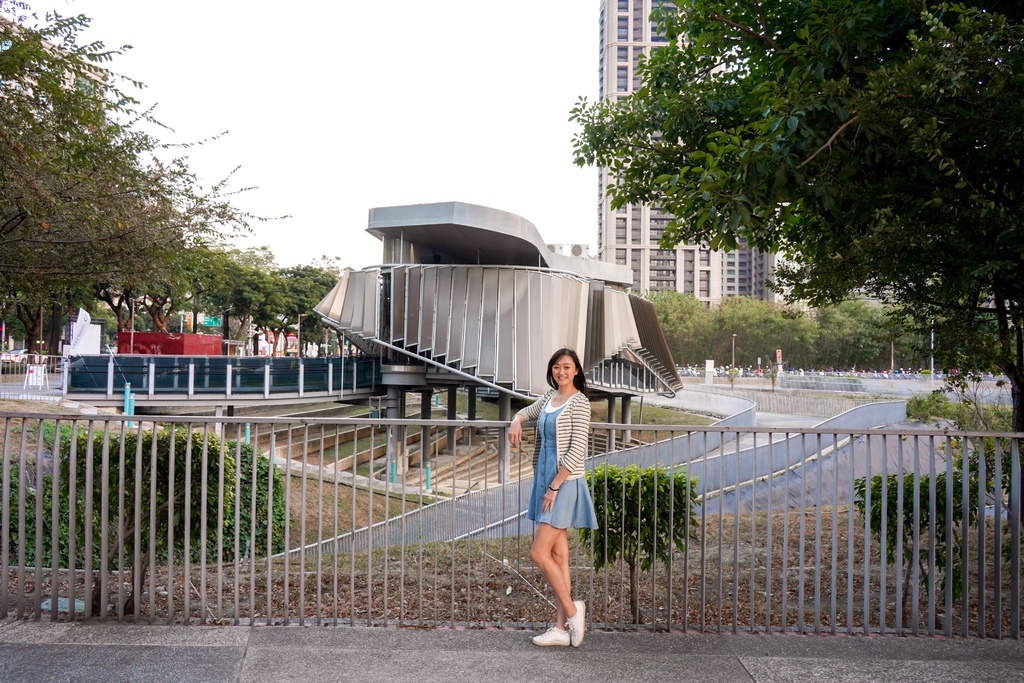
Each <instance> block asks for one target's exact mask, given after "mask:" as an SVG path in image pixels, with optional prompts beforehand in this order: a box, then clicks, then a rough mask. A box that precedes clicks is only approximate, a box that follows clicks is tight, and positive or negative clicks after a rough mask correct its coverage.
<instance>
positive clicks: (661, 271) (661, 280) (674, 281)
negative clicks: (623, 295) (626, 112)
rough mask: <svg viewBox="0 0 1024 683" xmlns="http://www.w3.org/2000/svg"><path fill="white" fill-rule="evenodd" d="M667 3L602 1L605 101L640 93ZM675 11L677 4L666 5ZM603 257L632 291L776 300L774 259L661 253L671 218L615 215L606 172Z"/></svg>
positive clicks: (710, 299)
mask: <svg viewBox="0 0 1024 683" xmlns="http://www.w3.org/2000/svg"><path fill="white" fill-rule="evenodd" d="M661 1H662V0H602V6H601V67H600V71H601V85H600V97H601V98H602V99H610V100H613V99H616V98H620V97H627V96H629V95H630V94H631V93H633V92H635V91H636V90H637V89H639V88H640V78H639V76H638V75H637V73H636V67H637V63H638V61H639V59H640V55H642V54H645V53H648V52H650V51H651V50H656V49H658V47H659V45H664V44H665V38H663V37H662V36H659V35H658V32H657V27H656V26H655V25H654V24H652V23H651V20H650V16H651V7H652V5H655V4H658V3H660V2H661ZM663 4H672V3H667V2H666V3H663ZM599 183H600V185H599V193H600V209H599V213H598V216H599V218H598V231H597V244H598V254H597V257H598V258H600V259H601V260H603V261H608V262H611V263H616V264H619V265H628V266H630V267H631V268H632V269H633V291H635V292H638V293H642V292H652V291H659V290H674V291H677V292H685V293H688V294H692V295H693V296H695V297H696V298H697V299H699V300H700V301H704V302H706V303H708V304H712V303H717V302H718V301H721V300H722V299H723V298H724V297H729V296H753V297H759V298H763V299H769V300H772V299H774V298H775V294H774V293H773V292H771V291H770V290H769V289H768V288H767V287H766V286H765V281H766V279H767V278H768V277H769V276H770V275H771V273H772V269H773V268H774V264H775V256H774V255H772V254H765V253H762V252H759V251H757V250H756V249H747V248H745V247H741V248H739V249H736V250H735V251H729V252H723V251H712V250H710V249H707V248H705V247H703V246H701V245H699V244H680V245H678V246H677V247H676V248H674V249H661V248H660V247H659V246H658V240H659V239H661V235H662V233H664V232H665V225H666V224H667V223H668V222H669V221H670V220H671V219H672V216H670V215H669V214H666V213H664V212H662V211H661V209H660V208H659V207H657V206H644V205H631V206H628V207H624V208H622V209H619V210H613V209H612V208H611V201H610V200H609V199H608V198H607V197H606V196H605V193H604V189H605V187H606V186H607V184H608V172H607V171H605V170H604V169H601V174H600V181H599Z"/></svg>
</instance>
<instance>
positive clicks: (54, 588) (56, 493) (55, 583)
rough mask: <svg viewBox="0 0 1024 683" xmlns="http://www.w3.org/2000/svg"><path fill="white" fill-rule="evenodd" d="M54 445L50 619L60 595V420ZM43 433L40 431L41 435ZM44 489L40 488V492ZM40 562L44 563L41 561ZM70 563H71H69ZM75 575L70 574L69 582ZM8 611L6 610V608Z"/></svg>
mask: <svg viewBox="0 0 1024 683" xmlns="http://www.w3.org/2000/svg"><path fill="white" fill-rule="evenodd" d="M53 426H54V429H53V446H52V448H51V449H50V463H51V468H52V474H51V476H50V493H51V495H50V621H57V615H58V613H59V612H58V600H57V598H58V595H59V588H60V559H61V557H60V542H59V539H60V467H61V462H60V461H61V452H60V444H61V434H60V429H61V426H60V420H59V419H57V420H55V421H54V425H53ZM41 435H42V433H41V432H40V436H41ZM40 441H42V439H40ZM41 492H42V490H40V493H41ZM39 564H42V562H40V563H39ZM69 565H70V563H69ZM73 578H74V577H73V576H72V575H71V574H69V575H68V582H69V583H70V582H71V580H72V579H73ZM4 611H5V612H6V610H4ZM74 613H75V605H74V603H73V602H69V603H68V617H69V618H70V617H71V616H73V615H74Z"/></svg>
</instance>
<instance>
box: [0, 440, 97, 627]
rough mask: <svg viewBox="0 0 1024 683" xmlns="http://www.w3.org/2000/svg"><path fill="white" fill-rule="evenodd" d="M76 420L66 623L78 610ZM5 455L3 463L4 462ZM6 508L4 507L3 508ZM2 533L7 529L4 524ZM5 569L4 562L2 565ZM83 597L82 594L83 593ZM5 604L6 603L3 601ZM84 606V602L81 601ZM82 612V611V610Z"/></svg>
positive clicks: (70, 453) (72, 446)
mask: <svg viewBox="0 0 1024 683" xmlns="http://www.w3.org/2000/svg"><path fill="white" fill-rule="evenodd" d="M79 429H80V426H79V424H78V420H74V421H72V422H71V434H70V437H69V439H68V621H74V620H75V616H76V614H77V613H78V610H77V609H75V598H76V596H77V594H78V592H77V591H76V590H75V589H76V588H77V587H78V547H77V543H78V505H79V502H78V430H79ZM6 457H7V456H6V453H5V454H4V461H5V462H6ZM5 508H6V506H5ZM3 528H4V532H5V533H6V530H7V529H8V528H9V527H8V526H7V522H6V521H5V522H4V526H3ZM4 565H5V567H6V562H5V563H4ZM0 576H3V580H4V583H5V584H6V583H7V571H6V568H5V569H4V571H3V573H2V574H0ZM83 595H84V592H83ZM4 604H5V605H6V604H7V601H6V600H5V601H4ZM82 604H83V605H85V601H84V600H83V601H82ZM83 611H84V610H83Z"/></svg>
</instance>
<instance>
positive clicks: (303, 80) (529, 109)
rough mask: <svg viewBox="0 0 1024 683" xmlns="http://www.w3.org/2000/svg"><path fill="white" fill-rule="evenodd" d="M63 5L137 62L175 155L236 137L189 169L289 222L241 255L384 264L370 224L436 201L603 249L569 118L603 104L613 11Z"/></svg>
mask: <svg viewBox="0 0 1024 683" xmlns="http://www.w3.org/2000/svg"><path fill="white" fill-rule="evenodd" d="M50 2H52V3H53V4H52V7H55V8H56V9H57V11H58V12H60V13H61V14H65V15H70V14H78V13H81V14H85V15H86V16H88V17H91V18H92V20H93V22H92V26H91V28H90V29H89V31H88V33H87V34H86V35H87V37H88V38H90V39H93V40H102V41H104V42H105V43H106V44H107V47H117V46H120V45H123V44H130V45H132V46H133V49H132V50H130V51H129V52H128V53H127V54H126V55H125V56H123V57H119V58H117V59H116V61H115V62H114V63H113V65H112V66H111V67H110V68H111V69H112V70H114V71H116V72H118V73H122V74H124V75H127V76H130V77H132V78H134V79H136V80H139V81H142V82H143V83H145V84H146V86H147V87H146V89H145V90H143V91H141V92H139V93H137V95H138V99H140V100H141V101H142V103H143V104H144V105H150V104H156V105H157V109H156V112H155V115H156V117H157V119H159V120H160V121H161V122H162V123H164V124H165V125H167V126H170V127H171V128H173V129H174V131H173V132H165V133H163V134H162V135H161V137H162V139H164V140H165V141H168V142H171V141H177V142H191V141H196V140H201V139H204V138H208V137H210V136H212V135H215V134H217V133H220V132H222V131H225V130H226V131H229V134H228V135H227V136H225V137H223V138H221V139H220V140H217V141H214V142H211V143H209V144H207V145H204V146H202V147H199V148H193V149H192V150H189V151H188V152H187V154H188V156H189V157H190V159H191V164H190V165H191V168H192V169H193V171H195V172H196V173H197V175H198V176H199V177H200V179H201V180H202V181H203V182H204V185H207V186H208V185H210V184H212V183H214V182H215V181H217V180H219V179H221V178H222V177H223V176H225V175H226V174H227V173H229V172H230V171H231V170H232V169H233V168H234V167H236V166H240V167H241V168H240V170H239V171H238V173H237V174H236V175H235V177H234V180H233V181H232V185H233V186H234V187H236V188H239V187H245V186H253V185H254V186H258V189H256V190H253V191H251V192H248V193H246V194H243V195H241V196H239V197H237V198H236V204H237V205H238V206H240V207H241V208H243V209H245V210H248V211H251V212H253V213H255V214H258V215H261V216H281V215H286V214H287V215H290V216H291V217H290V218H287V219H284V220H279V221H272V222H269V223H254V224H253V230H254V234H253V235H252V236H251V237H249V238H247V239H245V240H244V241H238V242H236V243H237V244H238V245H239V246H242V247H247V246H260V245H267V246H269V247H270V248H271V250H272V251H273V252H274V254H275V257H276V259H277V262H278V265H280V266H292V265H298V264H306V263H309V262H310V261H311V260H313V259H314V258H317V257H319V256H321V255H327V256H330V257H335V256H336V257H340V260H341V265H343V266H351V267H353V268H362V267H364V266H368V265H371V264H374V263H378V262H379V260H380V257H381V248H380V242H379V241H378V240H377V239H376V238H374V237H372V236H370V235H369V234H368V233H366V231H365V230H366V221H367V215H368V211H369V209H370V208H372V207H377V206H393V205H400V204H416V203H429V202H439V201H463V202H470V203H474V204H482V205H484V206H490V207H493V208H496V209H501V210H504V211H510V212H512V213H515V214H518V215H520V216H522V217H524V218H526V219H527V220H529V221H531V222H532V223H533V224H534V225H536V226H537V228H538V230H539V231H540V233H541V235H542V236H543V238H544V240H545V241H547V242H549V243H552V242H580V243H589V244H594V243H596V239H597V206H598V187H597V171H596V170H595V169H593V168H583V169H581V168H579V167H577V166H575V165H574V164H573V163H572V135H573V133H574V131H575V126H574V125H573V124H570V123H569V121H568V117H569V110H570V109H571V108H572V107H573V105H574V104H575V102H576V100H577V98H578V97H579V96H581V95H583V96H586V97H587V98H588V99H589V100H591V101H593V100H594V98H595V97H596V95H597V86H598V38H599V36H598V30H599V28H598V13H599V8H600V2H599V0H554V1H550V2H541V3H521V2H512V1H509V0H504V1H501V2H495V1H493V0H447V1H446V2H443V3H430V2H424V1H423V0H391V1H390V2H382V1H381V0H363V1H358V2H357V1H355V0H342V1H341V2H332V3H322V2H316V3H295V4H291V3H283V4H279V3H252V2H241V1H239V0H204V1H202V2H201V1H199V0H179V1H177V2H151V1H148V0H50ZM62 3H64V4H62ZM32 6H33V9H34V10H35V11H44V10H45V9H46V7H47V6H46V5H43V4H41V2H39V1H38V0H33V1H32Z"/></svg>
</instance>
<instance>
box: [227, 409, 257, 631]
mask: <svg viewBox="0 0 1024 683" xmlns="http://www.w3.org/2000/svg"><path fill="white" fill-rule="evenodd" d="M239 427H241V423H237V422H236V423H235V499H234V501H233V505H232V507H234V509H235V519H234V524H235V533H234V539H233V540H234V543H235V547H234V548H233V550H234V556H233V557H232V567H231V568H232V571H233V574H232V577H231V583H232V584H233V586H234V591H233V595H232V597H233V598H234V602H233V603H232V604H233V609H234V612H235V616H234V619H233V620H232V621H233V623H234V624H235V625H236V626H237V625H238V624H239V615H240V614H241V612H242V602H241V585H240V583H241V580H242V559H241V555H242V529H241V526H242V504H243V503H244V501H243V500H242V439H243V438H244V437H243V436H242V435H241V434H239V431H240V430H239ZM252 481H253V483H255V482H256V478H255V477H253V479H252ZM252 520H253V518H252V517H249V524H250V526H252ZM253 550H254V548H253V547H252V545H250V546H249V553H250V554H252V552H253Z"/></svg>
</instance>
